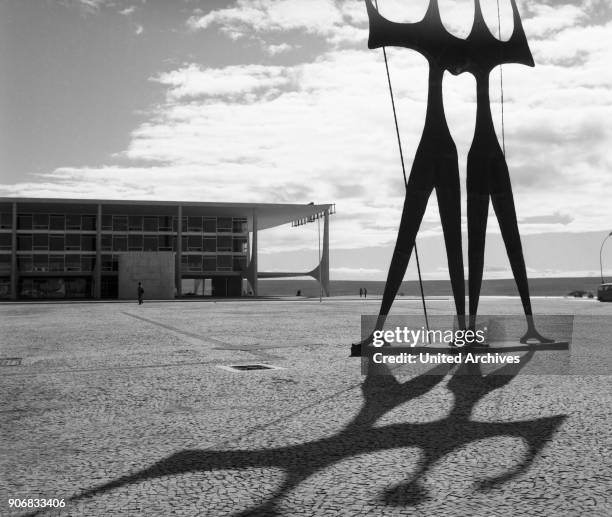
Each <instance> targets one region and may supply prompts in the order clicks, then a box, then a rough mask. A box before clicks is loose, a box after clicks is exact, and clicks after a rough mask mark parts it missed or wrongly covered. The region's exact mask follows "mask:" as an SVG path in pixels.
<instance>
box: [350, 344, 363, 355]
mask: <svg viewBox="0 0 612 517" xmlns="http://www.w3.org/2000/svg"><path fill="white" fill-rule="evenodd" d="M349 357H361V343H353V344H352V345H351V355H349Z"/></svg>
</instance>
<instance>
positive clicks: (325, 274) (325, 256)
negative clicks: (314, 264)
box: [319, 209, 331, 297]
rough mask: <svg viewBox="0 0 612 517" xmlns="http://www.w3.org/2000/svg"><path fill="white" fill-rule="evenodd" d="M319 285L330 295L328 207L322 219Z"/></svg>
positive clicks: (326, 294)
mask: <svg viewBox="0 0 612 517" xmlns="http://www.w3.org/2000/svg"><path fill="white" fill-rule="evenodd" d="M319 267H320V268H321V270H320V272H321V286H322V287H323V292H324V293H325V296H328V297H329V296H330V295H331V293H330V285H329V209H327V210H325V217H324V219H323V253H322V255H321V263H320V264H319Z"/></svg>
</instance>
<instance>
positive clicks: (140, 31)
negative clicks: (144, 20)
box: [134, 25, 144, 36]
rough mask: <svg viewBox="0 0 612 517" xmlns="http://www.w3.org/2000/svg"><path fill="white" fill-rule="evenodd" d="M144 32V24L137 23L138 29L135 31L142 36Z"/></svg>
mask: <svg viewBox="0 0 612 517" xmlns="http://www.w3.org/2000/svg"><path fill="white" fill-rule="evenodd" d="M143 32H144V27H143V26H142V25H136V29H134V33H135V34H136V35H137V36H140V35H141V34H142V33H143Z"/></svg>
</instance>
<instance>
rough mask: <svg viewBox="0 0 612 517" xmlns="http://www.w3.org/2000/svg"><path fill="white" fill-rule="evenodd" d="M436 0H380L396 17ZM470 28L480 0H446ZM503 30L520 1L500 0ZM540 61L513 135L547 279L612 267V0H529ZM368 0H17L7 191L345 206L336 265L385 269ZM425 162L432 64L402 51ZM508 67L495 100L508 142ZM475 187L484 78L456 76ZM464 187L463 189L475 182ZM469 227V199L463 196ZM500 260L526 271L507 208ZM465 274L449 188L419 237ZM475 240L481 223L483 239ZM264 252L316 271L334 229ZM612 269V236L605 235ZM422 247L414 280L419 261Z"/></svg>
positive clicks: (2, 106) (292, 233)
mask: <svg viewBox="0 0 612 517" xmlns="http://www.w3.org/2000/svg"><path fill="white" fill-rule="evenodd" d="M427 3H428V2H427V0H404V1H400V0H379V8H380V11H381V13H382V14H383V15H384V16H385V17H387V18H389V19H391V20H393V21H398V22H402V21H407V22H414V21H418V20H419V19H420V18H422V16H423V14H424V12H425V10H426V8H427ZM439 3H440V10H441V15H442V19H443V23H444V25H445V27H446V28H447V29H448V30H449V31H450V32H451V33H453V34H455V35H457V36H458V37H465V36H467V34H468V32H469V30H470V27H471V23H472V19H473V8H474V7H473V0H439ZM482 3H483V10H484V15H485V19H486V21H487V24H488V25H489V28H490V29H491V31H492V32H493V33H495V34H498V33H500V34H501V38H502V39H507V38H508V37H509V35H510V34H511V31H512V28H513V23H512V16H511V8H510V2H509V0H499V7H500V25H499V26H498V17H497V3H496V0H483V2H482ZM518 5H519V10H520V12H521V16H522V19H523V25H524V28H525V32H526V34H527V38H528V40H529V44H530V48H531V51H532V53H533V55H534V59H535V62H536V67H535V68H530V67H525V66H522V65H504V67H503V92H504V104H503V107H504V136H505V147H506V156H507V161H508V166H509V170H510V176H511V180H512V184H513V189H514V195H515V202H516V206H517V212H518V216H519V217H518V218H519V226H520V231H521V234H522V235H523V243H524V247H525V254H526V258H527V265H528V270H529V273H530V274H531V275H532V276H555V275H566V276H567V275H578V274H580V275H583V274H584V275H594V276H595V275H598V274H599V247H600V245H601V242H602V240H603V239H604V237H605V236H606V235H607V234H608V233H609V232H610V231H611V230H612V174H611V169H612V151H611V149H612V146H611V143H612V125H611V124H610V123H609V121H610V120H612V68H611V66H610V63H612V2H611V1H610V0H585V1H580V2H578V1H563V0H561V1H560V0H540V1H533V0H529V1H524V0H519V1H518ZM367 37H368V22H367V15H366V11H365V5H364V2H363V1H362V0H335V1H334V0H235V1H214V0H205V1H196V0H174V1H168V0H146V1H145V0H1V1H0V77H1V78H2V80H1V81H0V113H1V114H2V116H1V117H0V196H29V197H77V198H79V197H80V198H109V199H159V200H195V201H239V202H271V203H285V202H286V203H308V202H310V201H314V202H316V203H335V204H336V209H337V214H336V215H334V216H333V217H332V220H331V234H330V239H331V247H332V257H331V258H332V261H331V276H332V278H335V279H366V278H367V279H384V278H385V275H386V269H387V267H388V263H389V260H390V257H391V251H392V248H393V243H394V242H395V236H396V233H397V227H398V223H399V218H400V214H401V208H402V204H403V196H404V185H403V178H402V172H401V167H400V162H399V154H398V149H397V142H396V140H395V128H394V125H393V117H392V112H391V105H390V100H389V92H388V89H387V82H386V76H385V69H384V61H383V56H382V51H381V50H380V49H378V50H368V48H367ZM388 56H389V66H390V72H391V77H392V83H393V88H394V91H395V95H396V104H397V110H398V117H399V124H400V132H401V138H402V145H403V150H404V155H405V158H406V165H407V167H408V169H409V168H410V166H411V163H412V157H413V156H414V151H415V150H416V146H417V144H418V141H419V138H420V134H421V131H422V128H423V120H424V114H425V102H426V86H427V85H426V81H427V64H426V62H425V60H424V58H423V57H421V56H420V55H419V54H417V53H415V52H413V51H411V50H408V49H400V48H389V49H388ZM500 98H501V88H500V75H499V68H498V69H496V70H494V71H493V73H492V74H491V101H492V111H493V116H494V121H495V124H496V130H497V132H498V136H499V138H500V140H501V136H502V133H501V103H500ZM444 99H445V108H446V116H447V119H448V124H449V127H450V129H451V133H452V135H453V138H454V139H455V142H456V144H457V148H458V152H459V168H460V175H461V178H462V185H464V184H465V164H466V156H467V151H468V149H469V146H470V143H471V140H472V135H473V130H474V122H475V83H474V79H473V77H472V76H470V75H469V74H463V75H460V76H457V77H454V76H450V75H449V74H448V73H447V74H446V75H445V78H444ZM463 195H464V193H463ZM463 213H464V216H463V219H464V220H463V224H464V230H465V198H464V199H463ZM488 228H489V232H490V234H491V235H490V236H489V240H488V243H487V255H486V276H488V277H510V273H509V265H508V261H507V259H506V257H505V253H504V251H503V245H502V244H501V240H500V238H499V235H498V234H499V229H498V225H497V222H496V219H495V216H494V215H493V214H492V213H491V214H490V216H489V225H488ZM417 242H418V243H419V245H420V249H421V253H422V255H423V260H422V266H423V270H424V274H425V278H444V277H447V275H448V272H447V269H446V261H445V255H444V247H443V244H442V240H441V226H440V218H439V215H438V210H437V205H436V201H435V197H432V199H431V200H430V203H429V206H428V209H427V213H426V215H425V218H424V220H423V224H422V226H421V231H420V233H419V237H418V241H417ZM466 246H467V241H466V240H464V247H466ZM260 253H261V259H260V268H263V269H267V270H282V269H289V270H295V269H296V268H298V267H303V269H304V270H307V269H312V267H314V265H315V263H316V259H317V228H316V226H315V225H309V226H305V227H300V228H296V229H292V228H289V227H287V226H284V227H281V228H277V229H272V230H267V231H265V232H262V233H261V235H260ZM604 266H605V269H606V270H607V272H609V273H608V274H612V238H611V239H609V241H608V246H607V247H605V248H604ZM414 276H415V269H414V265H413V264H411V266H410V268H409V271H408V273H407V276H406V279H411V278H414Z"/></svg>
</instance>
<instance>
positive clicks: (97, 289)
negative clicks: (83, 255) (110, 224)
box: [94, 203, 102, 300]
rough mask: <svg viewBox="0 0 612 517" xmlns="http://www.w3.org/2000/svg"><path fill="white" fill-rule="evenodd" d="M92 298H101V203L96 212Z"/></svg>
mask: <svg viewBox="0 0 612 517" xmlns="http://www.w3.org/2000/svg"><path fill="white" fill-rule="evenodd" d="M94 298H95V299H96V300H99V299H100V298H102V205H101V204H100V203H98V211H97V214H96V268H95V269H94Z"/></svg>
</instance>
